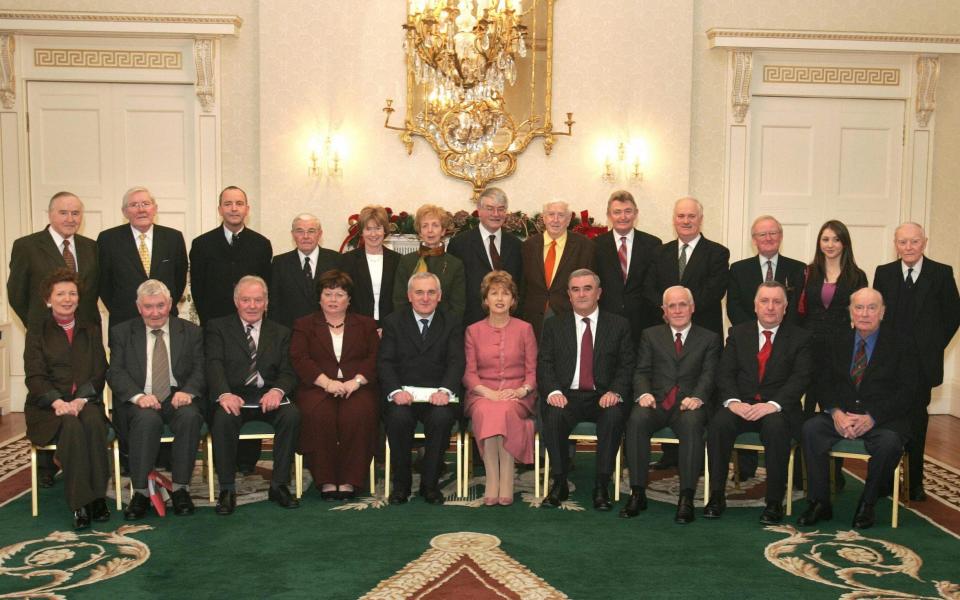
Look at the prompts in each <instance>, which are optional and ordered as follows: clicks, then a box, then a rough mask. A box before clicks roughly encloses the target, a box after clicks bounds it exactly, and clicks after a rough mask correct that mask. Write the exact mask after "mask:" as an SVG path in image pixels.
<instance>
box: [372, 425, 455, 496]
mask: <svg viewBox="0 0 960 600" xmlns="http://www.w3.org/2000/svg"><path fill="white" fill-rule="evenodd" d="M453 429H454V430H453V432H452V433H451V434H450V441H451V442H454V441H455V442H456V444H457V497H458V498H463V497H465V496H466V495H467V491H466V488H467V482H465V481H464V478H463V472H464V468H463V467H464V458H463V454H464V453H463V445H464V444H463V438H464V435H463V432H462V431H461V430H460V423H459V421H458V422H457V423H454V425H453ZM413 438H414V439H416V440H423V439H426V438H427V436H426V434H424V433H423V424H422V423H420V422H419V421H417V428H416V430H415V431H414V434H413ZM385 444H386V445H385V447H384V453H383V462H384V467H383V468H384V474H383V497H384V498H389V497H390V438H387V439H386V441H385ZM370 469H371V472H372V470H373V466H372V464H371V467H370Z"/></svg>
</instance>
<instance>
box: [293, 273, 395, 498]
mask: <svg viewBox="0 0 960 600" xmlns="http://www.w3.org/2000/svg"><path fill="white" fill-rule="evenodd" d="M352 291H353V282H352V281H351V280H350V276H349V275H347V274H346V273H344V272H343V271H339V270H332V271H327V272H326V273H324V274H323V275H321V276H320V277H319V278H318V279H317V297H318V298H319V299H320V310H319V311H318V312H316V313H314V314H312V315H307V316H305V317H301V318H300V319H297V321H296V322H295V323H294V324H293V337H292V338H291V340H290V358H291V361H292V362H293V368H294V370H296V372H297V376H298V377H299V379H300V385H299V387H298V388H297V393H296V403H297V408H299V409H300V419H301V425H300V453H301V454H303V456H304V459H305V460H306V463H307V468H308V469H310V474H311V475H312V476H313V481H314V484H315V485H316V486H317V487H318V488H320V496H321V497H322V498H323V499H324V500H336V499H346V498H353V497H354V496H355V495H356V491H357V489H358V488H360V487H361V486H362V485H363V482H364V475H365V473H366V469H367V467H368V466H369V465H370V459H371V458H372V457H373V450H374V445H375V441H376V438H377V431H378V429H377V426H378V423H379V410H378V409H379V402H380V394H379V391H378V386H377V350H378V349H379V347H380V336H378V335H377V323H376V322H375V321H374V320H373V319H371V318H370V317H366V316H363V315H358V314H356V313H348V312H347V307H349V306H350V300H351V294H352Z"/></svg>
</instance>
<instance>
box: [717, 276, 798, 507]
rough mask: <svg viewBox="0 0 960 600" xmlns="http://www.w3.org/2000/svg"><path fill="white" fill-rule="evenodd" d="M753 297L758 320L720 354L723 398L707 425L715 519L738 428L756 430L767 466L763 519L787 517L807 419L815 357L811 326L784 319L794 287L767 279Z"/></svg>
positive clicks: (740, 328) (733, 334)
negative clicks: (793, 444) (793, 452)
mask: <svg viewBox="0 0 960 600" xmlns="http://www.w3.org/2000/svg"><path fill="white" fill-rule="evenodd" d="M753 304H754V310H755V311H756V314H757V320H756V321H755V322H752V323H741V324H740V325H736V326H734V327H732V328H731V329H730V337H729V338H727V346H726V348H724V350H723V356H722V357H721V359H720V369H719V371H718V374H717V388H718V389H719V391H720V400H721V402H722V403H723V404H722V407H720V408H718V410H717V412H716V413H715V414H714V416H713V419H712V421H711V422H710V426H709V427H708V428H707V448H708V452H709V456H710V487H711V490H710V501H709V502H708V503H707V505H706V507H704V509H703V516H705V517H707V518H713V519H715V518H718V517H720V515H721V514H722V513H723V511H724V509H725V508H726V505H727V503H726V498H725V495H724V489H725V483H726V481H727V476H728V475H729V472H728V471H729V466H730V452H731V450H733V444H734V442H735V440H736V438H737V435H739V434H741V433H744V432H747V431H755V432H758V433H759V434H760V440H761V441H762V442H763V449H764V453H765V454H766V465H767V498H766V507H765V508H764V510H763V513H762V514H761V515H760V522H761V523H763V524H764V525H771V524H775V523H779V522H780V521H782V520H783V496H784V493H785V491H786V490H785V487H786V484H787V465H788V463H789V460H790V440H791V438H797V437H799V433H800V426H801V424H802V423H803V411H802V408H801V405H800V399H801V397H803V394H804V393H805V392H806V391H807V385H808V384H809V383H810V378H811V370H812V360H813V359H812V356H811V351H810V332H808V331H806V330H805V329H802V328H800V327H799V326H797V325H792V324H790V323H784V322H783V317H784V314H785V313H786V310H787V291H786V289H785V288H784V287H783V284H782V283H780V282H779V281H765V282H763V283H761V284H760V287H758V288H757V293H756V295H755V296H754V303H753Z"/></svg>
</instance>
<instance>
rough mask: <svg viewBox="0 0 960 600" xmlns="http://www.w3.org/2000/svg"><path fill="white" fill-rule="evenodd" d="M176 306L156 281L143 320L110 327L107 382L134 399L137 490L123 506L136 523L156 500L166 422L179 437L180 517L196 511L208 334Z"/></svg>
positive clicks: (131, 424)
mask: <svg viewBox="0 0 960 600" xmlns="http://www.w3.org/2000/svg"><path fill="white" fill-rule="evenodd" d="M172 308H173V299H172V298H171V296H170V290H169V289H168V288H167V286H166V285H164V284H163V282H161V281H158V280H156V279H148V280H146V281H144V282H143V283H141V284H140V286H139V287H138V288H137V310H138V311H140V317H141V318H140V319H128V320H127V321H124V322H122V323H120V324H119V325H116V326H114V327H113V328H112V329H111V330H110V370H109V372H108V373H107V381H108V382H109V383H110V388H111V389H112V390H113V394H114V399H115V402H117V403H127V404H126V406H127V410H126V411H125V418H126V419H127V421H128V436H129V440H130V478H131V479H132V480H133V490H134V494H133V498H131V499H130V504H128V505H127V508H126V509H125V510H124V511H123V516H124V518H125V519H126V520H128V521H135V520H137V519H142V518H143V517H144V516H145V515H146V513H147V508H148V507H149V505H150V501H149V499H148V496H149V494H148V493H147V477H148V475H149V473H150V471H151V470H153V468H154V464H155V463H156V460H157V453H158V452H159V450H160V437H161V436H162V435H163V426H164V424H167V425H169V426H170V430H171V431H172V432H173V435H174V440H173V450H172V452H171V457H170V458H171V460H170V463H171V471H172V475H173V498H172V500H173V511H174V513H175V514H176V515H178V516H180V515H190V514H193V501H192V500H191V499H190V488H189V485H190V476H191V475H192V474H193V465H194V462H195V459H196V454H197V443H198V442H199V441H200V428H201V427H202V426H203V407H202V406H201V404H202V402H203V394H204V392H205V390H206V384H205V376H204V368H205V364H204V360H203V334H202V333H201V331H200V328H199V327H197V326H196V325H194V324H193V323H190V322H189V321H184V320H183V319H180V318H178V317H171V316H170V310H171V309H172ZM148 338H149V339H148Z"/></svg>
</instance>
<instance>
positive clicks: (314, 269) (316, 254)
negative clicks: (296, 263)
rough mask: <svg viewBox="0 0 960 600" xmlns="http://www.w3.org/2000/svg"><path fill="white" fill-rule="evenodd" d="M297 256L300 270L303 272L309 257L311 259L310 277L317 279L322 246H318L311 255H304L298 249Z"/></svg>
mask: <svg viewBox="0 0 960 600" xmlns="http://www.w3.org/2000/svg"><path fill="white" fill-rule="evenodd" d="M297 256H298V257H299V260H300V270H301V271H302V270H303V263H304V260H305V259H306V258H307V257H308V256H309V257H310V276H311V277H313V278H316V276H317V259H318V258H320V246H317V247H316V248H314V249H313V252H311V253H310V254H304V253H303V252H301V251H300V250H299V249H297Z"/></svg>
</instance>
